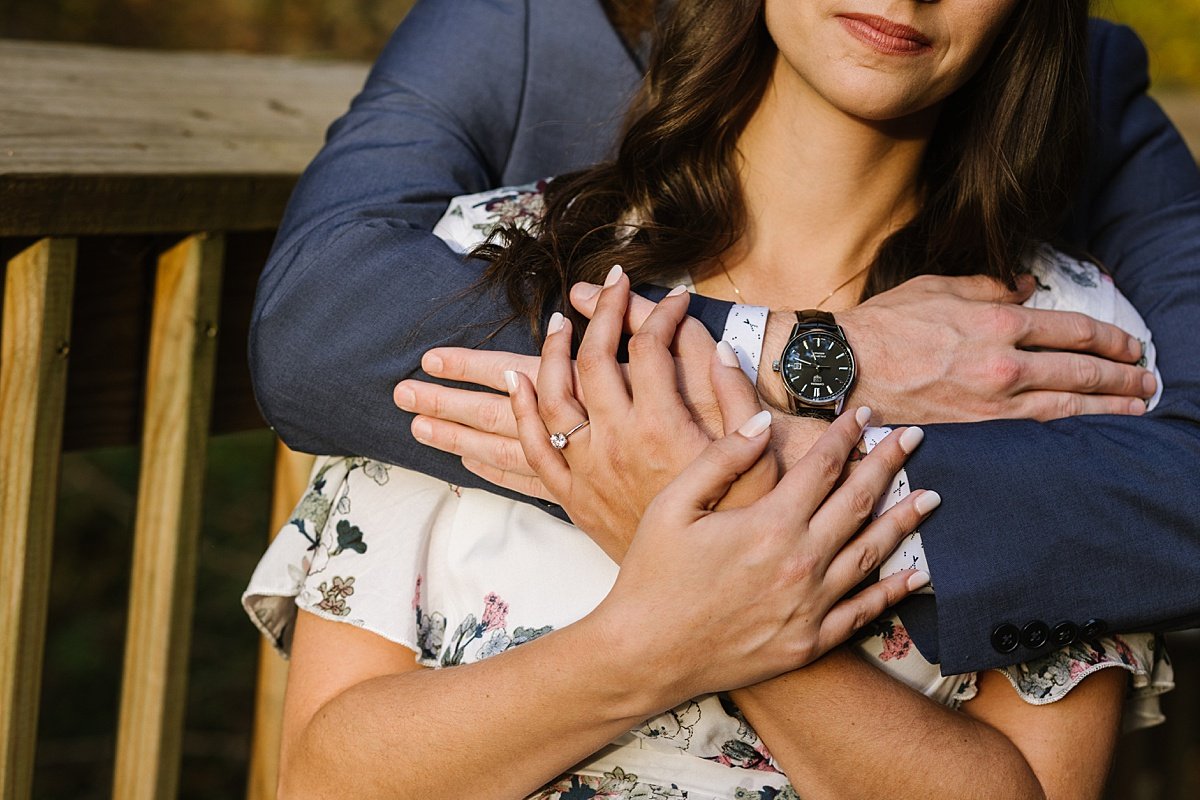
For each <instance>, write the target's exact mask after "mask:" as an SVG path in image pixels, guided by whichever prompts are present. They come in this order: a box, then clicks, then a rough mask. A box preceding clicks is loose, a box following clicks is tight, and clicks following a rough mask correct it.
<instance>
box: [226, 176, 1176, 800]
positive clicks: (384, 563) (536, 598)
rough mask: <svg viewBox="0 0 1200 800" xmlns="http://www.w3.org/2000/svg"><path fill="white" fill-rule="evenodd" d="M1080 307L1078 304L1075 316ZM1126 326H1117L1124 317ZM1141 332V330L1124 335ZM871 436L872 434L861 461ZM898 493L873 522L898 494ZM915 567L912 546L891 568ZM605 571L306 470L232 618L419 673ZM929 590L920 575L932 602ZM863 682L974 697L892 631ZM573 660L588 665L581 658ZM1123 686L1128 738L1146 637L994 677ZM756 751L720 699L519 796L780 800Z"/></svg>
mask: <svg viewBox="0 0 1200 800" xmlns="http://www.w3.org/2000/svg"><path fill="white" fill-rule="evenodd" d="M542 188H543V187H542V186H541V185H531V186H527V187H516V188H511V189H504V190H498V191H496V192H489V193H484V194H483V195H475V196H470V197H465V198H459V199H457V200H456V201H455V202H454V203H453V204H452V205H451V208H450V210H449V211H448V212H447V214H446V216H445V217H443V220H442V222H441V223H439V226H438V228H437V229H436V232H438V233H439V234H440V235H442V236H443V237H444V238H447V239H448V240H450V243H451V245H452V246H454V247H456V249H458V250H460V251H466V250H467V249H469V248H470V247H471V246H472V245H474V244H476V243H478V242H479V241H482V240H483V239H484V238H485V237H486V236H487V235H488V233H489V232H490V230H491V228H492V226H494V225H495V224H496V223H497V222H499V221H514V220H515V221H518V222H519V221H523V220H531V219H535V218H536V216H537V214H538V213H540V208H541V189H542ZM1031 268H1032V270H1033V272H1034V273H1035V274H1036V275H1037V276H1038V279H1039V282H1040V283H1041V286H1042V287H1044V288H1043V289H1042V291H1039V292H1038V293H1036V294H1035V295H1034V298H1032V299H1031V301H1030V305H1033V304H1038V305H1039V307H1061V308H1072V309H1075V310H1082V311H1085V312H1086V313H1090V314H1092V315H1093V316H1097V317H1099V318H1102V319H1109V320H1118V324H1122V325H1124V326H1125V327H1126V328H1127V329H1129V330H1131V331H1132V332H1134V333H1135V335H1138V336H1144V337H1145V341H1146V342H1147V354H1148V358H1149V359H1151V362H1150V366H1153V363H1152V359H1153V346H1152V345H1151V344H1150V340H1149V332H1148V331H1145V326H1144V324H1141V321H1140V317H1136V312H1134V311H1132V307H1131V306H1129V304H1128V303H1127V302H1126V301H1125V300H1124V298H1123V297H1121V296H1120V294H1119V293H1118V292H1116V290H1115V288H1114V287H1113V286H1112V283H1111V281H1108V279H1107V278H1106V277H1105V276H1104V275H1103V274H1102V273H1101V272H1100V271H1099V270H1098V269H1096V268H1095V267H1094V266H1092V265H1090V264H1084V263H1081V262H1076V261H1074V260H1071V259H1067V258H1065V257H1063V256H1061V255H1060V254H1058V253H1055V252H1054V251H1052V250H1049V249H1045V250H1043V251H1041V252H1040V253H1039V254H1038V256H1037V258H1036V260H1035V263H1034V264H1033V265H1032V267H1031ZM1081 298H1084V299H1082V300H1081ZM1131 314H1132V315H1133V317H1132V318H1130V319H1131V320H1132V321H1123V320H1124V319H1125V318H1126V317H1129V315H1131ZM1139 324H1141V327H1140V328H1139V327H1137V325H1139ZM885 433H886V429H870V430H868V432H867V435H866V437H865V441H864V444H863V449H864V450H869V449H870V447H872V446H874V444H875V443H877V442H878V441H879V440H880V439H881V438H882V436H883V435H884V434H885ZM897 482H898V484H899V485H895V486H893V492H892V493H891V494H889V496H888V497H887V498H885V500H884V501H883V502H882V503H881V505H880V509H879V511H880V512H882V510H884V509H885V508H886V507H887V506H889V505H891V504H892V503H894V502H899V500H900V499H902V498H903V496H904V495H906V494H907V483H906V481H904V480H903V479H902V477H901V478H897ZM922 558H923V552H922V551H921V547H920V538H919V534H914V536H913V537H910V539H909V540H908V541H906V542H905V543H904V544H903V545H902V546H901V547H900V548H899V549H898V550H897V554H895V555H894V556H893V558H892V559H891V562H890V567H889V568H890V569H902V568H905V567H906V566H907V565H908V564H910V563H917V561H919V559H922ZM616 576H617V566H616V565H615V564H614V563H613V562H612V561H610V560H609V559H608V557H607V556H605V554H604V553H603V551H601V550H600V548H599V547H597V546H596V545H595V544H594V543H593V542H592V540H591V539H589V538H588V537H587V535H586V534H584V533H583V532H582V531H580V530H579V529H578V528H575V527H574V526H572V525H570V524H568V523H566V522H563V521H560V520H559V519H557V518H555V517H553V516H551V515H549V514H547V513H545V512H544V511H542V510H541V509H539V508H536V507H534V506H532V505H528V504H524V503H518V502H515V501H512V500H508V499H506V498H503V497H499V496H497V495H493V494H490V493H488V492H485V491H481V490H475V489H465V488H461V487H458V486H454V485H450V484H447V483H445V482H444V481H439V480H437V479H435V478H431V477H429V476H427V475H423V474H420V473H417V472H413V471H411V470H407V469H402V468H400V467H396V466H391V465H388V464H383V463H380V462H377V461H372V460H370V459H365V458H345V457H321V458H318V459H317V461H316V464H315V465H314V468H313V473H312V477H311V481H310V484H309V487H308V490H307V492H306V493H305V495H304V497H303V498H302V499H301V500H300V502H299V503H298V505H297V506H296V509H295V511H294V512H293V514H292V518H291V520H290V521H289V522H288V524H287V525H286V527H285V528H284V529H283V530H282V531H280V533H279V535H278V536H277V537H276V539H275V540H274V542H273V543H272V544H271V546H270V548H269V549H268V550H267V552H266V554H265V555H264V556H263V558H262V560H261V561H260V562H259V564H258V567H257V569H256V570H255V572H254V575H253V577H252V578H251V580H250V583H249V586H248V587H247V589H246V591H245V594H244V595H243V598H242V603H243V605H244V607H245V609H246V611H247V613H248V614H249V615H250V618H251V619H252V620H253V621H254V623H255V624H256V625H257V626H258V627H259V629H260V630H261V631H262V632H263V634H264V635H266V636H267V637H269V638H270V640H271V641H272V642H273V643H274V645H275V646H276V647H277V648H278V649H279V650H280V651H281V652H283V653H284V654H286V653H287V652H288V650H289V647H290V643H291V634H292V629H293V624H294V622H295V618H296V612H297V609H298V608H302V609H304V610H306V611H308V612H310V613H312V614H315V615H317V616H320V617H323V618H325V619H329V620H335V621H339V622H343V623H346V624H349V625H355V626H357V627H360V628H363V629H365V630H368V631H371V632H373V633H375V634H377V635H379V636H382V637H384V638H385V639H387V640H389V641H392V642H395V643H397V644H399V645H401V646H403V647H406V648H407V649H409V650H411V651H412V652H413V655H414V658H415V659H416V661H417V662H418V663H420V664H422V665H424V666H425V667H428V668H432V669H447V668H453V667H455V666H457V665H460V664H466V663H471V662H475V661H480V660H482V659H485V658H489V657H491V656H493V655H496V654H497V653H502V652H504V651H505V650H507V649H509V648H512V647H519V646H520V645H522V644H524V643H526V642H529V641H532V640H533V639H536V638H537V637H539V636H542V635H543V634H545V633H547V632H549V631H551V630H554V629H556V628H560V627H563V626H565V625H570V624H571V623H572V622H575V621H577V620H579V619H581V618H582V617H583V616H585V615H586V614H588V613H589V612H590V611H591V610H592V609H594V608H595V607H596V606H597V605H598V604H599V603H600V601H601V600H602V599H603V598H604V596H605V595H606V594H607V592H608V590H609V589H610V588H611V587H612V584H613V582H614V581H615V579H616ZM936 580H937V577H936V575H935V576H934V581H935V585H936ZM855 646H857V647H858V648H859V649H860V650H861V651H862V653H863V654H864V655H865V656H866V657H867V658H868V660H869V661H870V662H871V663H873V664H874V665H875V666H877V667H878V668H879V669H881V670H883V671H884V672H886V673H888V674H889V675H891V676H893V677H894V678H896V679H897V680H900V681H902V682H904V683H905V684H907V685H909V686H911V687H912V688H914V689H916V690H917V691H920V692H922V693H924V694H926V695H927V696H929V697H931V698H933V699H934V700H936V701H938V702H940V703H943V704H945V705H947V706H950V707H957V706H959V705H960V704H962V703H963V702H967V701H969V700H970V698H971V697H973V696H974V694H975V686H976V675H975V674H967V675H952V676H945V677H944V676H942V675H941V674H940V672H939V670H938V667H937V665H935V664H930V663H929V662H927V661H925V660H924V659H923V658H922V657H921V655H920V653H919V652H918V651H917V649H916V648H915V647H914V646H913V645H912V642H911V640H910V639H909V637H908V634H907V632H906V631H905V630H904V627H903V625H902V624H901V622H900V620H899V618H898V617H897V616H895V615H888V616H886V617H884V618H882V619H880V620H879V621H877V622H876V623H875V624H874V625H873V626H871V627H870V628H869V629H868V630H866V631H864V632H863V633H862V637H861V638H860V639H859V640H858V641H857V643H856V645H855ZM581 657H586V653H583V654H581ZM1105 668H1117V669H1123V670H1125V671H1127V672H1128V673H1129V694H1128V700H1127V703H1126V727H1142V726H1145V725H1151V724H1155V723H1157V722H1159V721H1161V719H1162V717H1161V714H1160V713H1159V711H1158V703H1157V696H1158V695H1159V694H1161V693H1162V692H1164V691H1167V690H1168V689H1170V688H1171V687H1172V685H1173V684H1172V674H1171V669H1170V663H1169V660H1168V659H1167V656H1166V653H1165V652H1164V651H1163V649H1162V646H1161V642H1160V640H1159V639H1158V638H1157V637H1155V636H1153V635H1149V634H1134V635H1114V636H1109V637H1105V638H1101V639H1097V640H1094V641H1081V642H1078V643H1076V644H1073V645H1071V646H1070V647H1067V648H1065V649H1063V650H1059V651H1056V652H1052V653H1049V654H1047V655H1046V656H1044V657H1042V658H1040V659H1038V660H1037V661H1034V662H1029V663H1026V664H1021V665H1017V666H1014V667H1009V668H1007V669H1004V670H1001V671H1002V672H1003V673H1004V674H1005V676H1006V677H1007V678H1008V679H1009V681H1010V682H1011V683H1012V685H1013V686H1014V688H1015V689H1016V691H1017V693H1018V694H1019V695H1020V696H1021V697H1022V698H1023V699H1024V700H1026V701H1027V702H1029V703H1034V704H1044V703H1050V702H1054V701H1056V700H1059V699H1061V698H1062V697H1064V696H1066V694H1067V693H1068V692H1070V691H1071V689H1072V688H1074V687H1075V686H1076V685H1078V684H1079V682H1080V681H1082V680H1083V678H1084V677H1086V676H1087V675H1089V674H1091V673H1092V672H1094V671H1095V670H1098V669H1105ZM802 796H803V787H792V786H791V785H790V784H789V783H788V780H787V777H786V775H784V774H783V772H782V771H781V770H780V768H779V766H778V765H777V764H776V763H775V761H774V759H773V758H772V757H771V754H770V751H769V750H768V748H767V746H766V745H765V743H764V742H762V741H761V740H760V739H759V738H758V735H757V734H756V733H755V731H754V729H753V728H752V727H751V726H750V725H749V724H748V723H747V722H746V720H745V719H744V718H743V717H742V715H741V713H740V712H739V711H738V709H737V707H736V706H735V705H734V704H733V703H732V702H731V701H730V700H729V699H728V698H727V697H725V696H723V695H706V696H703V697H697V698H693V699H692V700H690V701H688V702H686V703H684V704H682V705H680V706H679V707H677V708H674V709H672V710H671V711H669V712H667V713H665V714H661V715H659V716H657V717H655V718H653V719H649V720H646V721H645V722H644V723H643V724H642V725H641V726H640V727H638V728H637V729H636V730H632V731H629V732H628V733H627V734H625V735H623V736H621V737H620V738H619V739H617V740H616V741H614V742H613V743H612V744H610V745H609V746H608V747H606V748H604V749H603V750H601V751H600V752H598V753H596V754H594V755H593V756H591V757H589V758H588V759H585V760H584V761H583V762H581V763H580V764H577V765H575V766H574V767H572V768H571V769H570V770H569V771H568V773H566V774H564V775H562V776H560V777H559V778H556V779H554V780H552V781H550V782H549V783H548V784H547V785H546V786H545V787H543V788H542V789H541V790H539V791H538V792H536V793H535V794H534V795H532V798H533V800H590V799H591V798H597V799H598V800H633V799H634V798H637V800H652V799H653V800H657V799H659V798H686V799H687V800H742V798H753V799H754V800H794V799H795V798H800V797H802Z"/></svg>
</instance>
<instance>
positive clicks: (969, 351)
mask: <svg viewBox="0 0 1200 800" xmlns="http://www.w3.org/2000/svg"><path fill="white" fill-rule="evenodd" d="M1034 287H1035V284H1034V282H1033V279H1032V278H1031V277H1024V278H1022V279H1021V280H1020V281H1019V286H1018V290H1017V291H1015V292H1014V291H1010V290H1008V289H1007V288H1006V287H1004V286H1003V285H1001V284H1000V283H998V282H996V281H994V280H992V279H990V278H984V277H978V276H971V277H941V276H935V275H923V276H919V277H916V278H912V279H911V280H909V281H906V282H905V283H903V284H901V285H900V286H897V287H896V288H894V289H890V290H889V291H886V292H883V293H882V294H879V295H876V296H875V297H872V298H871V299H869V300H867V301H866V302H865V303H863V304H861V305H859V306H856V307H854V308H850V309H846V310H845V311H839V312H838V313H837V321H838V324H839V325H841V326H842V328H843V329H845V331H846V337H847V339H848V340H849V341H850V346H851V347H852V348H854V356H855V359H856V360H857V361H858V381H857V383H856V385H855V389H854V390H853V392H852V395H851V398H850V399H851V401H852V402H853V403H855V404H862V405H869V406H870V407H871V408H872V409H874V410H875V412H876V414H877V415H879V418H880V419H882V420H884V421H903V422H912V423H932V422H974V421H978V420H983V419H1005V418H1030V419H1037V420H1043V421H1044V420H1049V419H1058V418H1060V417H1069V416H1076V415H1080V414H1141V413H1143V412H1144V411H1145V408H1146V406H1145V400H1146V399H1147V398H1150V397H1152V396H1153V394H1154V391H1155V388H1156V386H1155V380H1154V375H1153V374H1152V373H1151V372H1149V371H1148V370H1145V369H1142V368H1141V367H1137V366H1134V364H1135V363H1136V362H1137V361H1138V360H1139V359H1141V357H1142V349H1141V344H1140V343H1139V342H1138V340H1137V339H1135V338H1134V337H1132V336H1130V335H1129V334H1127V333H1125V332H1124V331H1123V330H1121V329H1120V328H1118V327H1116V326H1114V325H1109V324H1107V323H1103V322H1098V321H1097V320H1094V319H1092V318H1091V317H1088V316H1086V315H1083V314H1078V313H1075V312H1069V311H1046V310H1040V309H1031V308H1024V307H1023V306H1021V305H1019V304H1020V303H1021V302H1023V301H1024V300H1025V299H1027V298H1028V297H1029V295H1030V294H1032V292H1033V291H1034ZM794 321H795V317H794V316H792V315H790V314H776V313H775V312H772V313H771V317H770V319H769V320H768V324H767V333H766V339H765V342H764V351H763V365H762V366H763V369H762V370H761V372H760V373H759V381H758V389H759V393H760V394H761V395H762V396H763V399H764V400H766V401H767V402H768V403H769V404H771V405H773V406H775V407H777V408H786V407H787V398H786V396H785V395H784V390H783V382H782V381H781V380H780V379H779V376H778V374H777V373H775V372H773V371H772V370H771V369H770V360H771V359H773V358H778V356H779V353H781V352H782V350H783V345H784V344H785V343H786V341H787V337H788V335H789V334H790V332H791V329H792V324H793V323H794Z"/></svg>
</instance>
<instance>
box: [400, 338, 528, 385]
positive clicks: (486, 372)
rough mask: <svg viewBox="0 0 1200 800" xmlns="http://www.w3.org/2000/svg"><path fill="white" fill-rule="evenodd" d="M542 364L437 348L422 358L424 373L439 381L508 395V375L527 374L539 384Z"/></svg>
mask: <svg viewBox="0 0 1200 800" xmlns="http://www.w3.org/2000/svg"><path fill="white" fill-rule="evenodd" d="M540 363H541V359H540V358H538V357H537V356H523V355H518V354H517V353H506V352H503V351H492V350H472V349H471V348H468V347H435V348H434V349H432V350H429V351H428V352H426V353H425V355H424V356H423V357H422V358H421V369H423V370H425V372H426V373H428V374H429V375H432V376H434V377H435V378H443V379H445V380H448V381H461V382H463V383H474V384H478V385H479V386H487V387H490V388H492V389H496V390H497V391H501V392H506V391H508V389H507V388H506V387H505V386H504V373H505V371H507V370H510V369H511V370H513V371H514V372H523V373H524V374H526V375H528V376H529V379H530V380H531V381H533V382H534V383H537V379H538V366H539V365H540Z"/></svg>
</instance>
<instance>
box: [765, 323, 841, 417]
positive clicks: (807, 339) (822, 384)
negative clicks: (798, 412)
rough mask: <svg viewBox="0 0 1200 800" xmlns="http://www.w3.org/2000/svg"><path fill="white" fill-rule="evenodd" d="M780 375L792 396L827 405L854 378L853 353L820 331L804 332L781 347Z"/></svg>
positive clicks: (836, 399)
mask: <svg viewBox="0 0 1200 800" xmlns="http://www.w3.org/2000/svg"><path fill="white" fill-rule="evenodd" d="M779 372H780V374H781V375H782V376H783V383H784V385H785V386H786V387H787V388H788V391H790V392H791V393H792V394H793V395H795V396H796V397H797V398H799V399H800V400H802V401H804V402H806V403H812V404H814V405H822V406H823V405H831V404H833V403H836V402H837V401H838V400H839V399H840V398H841V397H842V396H843V395H844V394H846V392H847V391H849V389H850V384H851V383H852V382H853V381H854V354H853V353H851V352H850V348H849V347H848V346H847V345H846V343H845V342H844V341H842V340H841V339H839V338H838V337H836V336H831V335H829V334H828V333H826V332H824V331H806V332H805V333H802V334H800V335H799V336H797V337H796V338H795V339H793V340H792V341H791V342H789V343H788V346H787V347H786V348H784V351H783V359H782V360H781V364H780V368H779Z"/></svg>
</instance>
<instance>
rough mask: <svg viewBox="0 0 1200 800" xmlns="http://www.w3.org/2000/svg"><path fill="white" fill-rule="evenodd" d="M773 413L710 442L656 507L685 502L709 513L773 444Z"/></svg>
mask: <svg viewBox="0 0 1200 800" xmlns="http://www.w3.org/2000/svg"><path fill="white" fill-rule="evenodd" d="M770 427H771V413H770V412H769V411H760V412H759V413H757V414H755V415H754V416H752V417H750V419H748V420H743V422H742V425H741V426H740V427H739V428H738V430H737V431H735V432H734V433H732V434H730V435H729V436H725V437H722V438H720V439H717V440H716V441H714V442H712V443H710V444H709V445H708V446H707V447H706V448H704V450H702V451H701V452H700V455H698V456H697V457H696V458H695V459H693V460H692V463H690V464H688V465H687V467H685V468H684V470H683V472H681V473H680V474H679V476H678V477H677V478H675V480H673V481H671V483H669V484H668V485H667V487H666V488H665V489H663V491H662V492H661V493H659V495H658V497H657V498H656V499H655V500H654V501H653V504H654V505H656V504H659V503H664V504H678V503H684V504H686V505H687V506H688V507H689V508H691V509H692V510H693V511H700V512H703V511H707V510H709V509H711V508H712V507H713V506H715V505H716V504H717V503H718V502H720V500H721V498H722V497H724V496H725V494H726V493H727V492H728V491H729V487H730V486H732V485H733V482H734V481H736V480H737V479H738V476H740V475H741V474H742V473H744V472H746V471H747V470H749V469H751V468H752V467H753V466H754V464H755V463H756V462H757V461H758V459H759V457H760V456H762V454H763V451H764V450H766V447H767V442H768V441H770V438H771V437H770Z"/></svg>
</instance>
